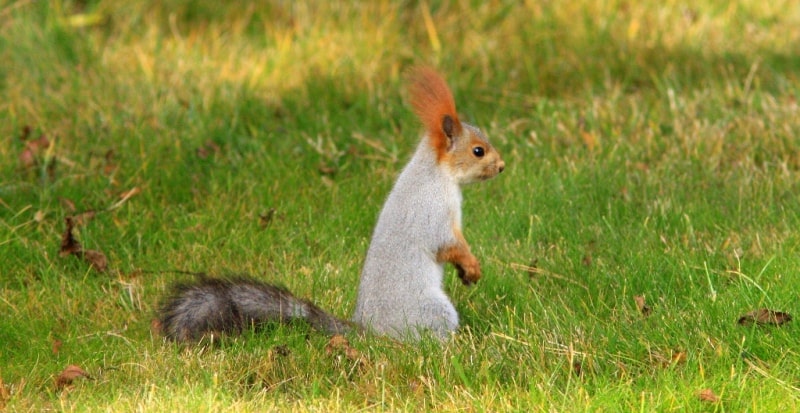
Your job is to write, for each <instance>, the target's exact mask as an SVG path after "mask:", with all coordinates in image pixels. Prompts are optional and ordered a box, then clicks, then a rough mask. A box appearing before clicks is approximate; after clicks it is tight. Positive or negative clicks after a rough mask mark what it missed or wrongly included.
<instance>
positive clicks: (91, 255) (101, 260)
mask: <svg viewBox="0 0 800 413" xmlns="http://www.w3.org/2000/svg"><path fill="white" fill-rule="evenodd" d="M81 256H82V258H83V260H84V261H86V262H88V263H89V265H91V266H92V267H93V268H94V269H95V270H97V271H99V272H105V271H106V270H107V269H108V259H107V258H106V255H105V254H103V253H102V252H100V251H96V250H86V251H83V254H81Z"/></svg>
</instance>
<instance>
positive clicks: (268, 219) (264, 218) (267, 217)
mask: <svg viewBox="0 0 800 413" xmlns="http://www.w3.org/2000/svg"><path fill="white" fill-rule="evenodd" d="M274 217H275V208H270V209H269V211H267V212H266V213H264V214H258V226H259V228H261V229H265V228H267V227H268V226H269V224H271V223H272V218H274Z"/></svg>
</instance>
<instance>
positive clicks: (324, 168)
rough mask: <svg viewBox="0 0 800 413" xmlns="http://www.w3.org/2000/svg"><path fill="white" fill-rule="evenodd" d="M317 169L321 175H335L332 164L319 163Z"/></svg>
mask: <svg viewBox="0 0 800 413" xmlns="http://www.w3.org/2000/svg"><path fill="white" fill-rule="evenodd" d="M317 170H318V171H319V173H320V174H322V175H327V176H330V177H333V176H335V175H336V168H335V167H333V166H329V165H320V166H319V168H317Z"/></svg>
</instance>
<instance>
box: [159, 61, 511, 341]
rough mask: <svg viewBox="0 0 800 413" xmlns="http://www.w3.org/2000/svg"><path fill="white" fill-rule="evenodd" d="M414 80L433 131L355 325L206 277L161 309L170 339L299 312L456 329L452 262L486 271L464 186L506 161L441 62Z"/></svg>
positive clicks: (391, 215) (396, 192)
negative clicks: (476, 251)
mask: <svg viewBox="0 0 800 413" xmlns="http://www.w3.org/2000/svg"><path fill="white" fill-rule="evenodd" d="M409 78H410V80H411V82H410V87H409V92H410V101H411V106H412V108H413V110H414V112H415V113H416V115H417V117H418V118H419V119H420V120H421V121H422V124H423V125H424V127H425V133H424V135H423V137H422V139H421V141H420V143H419V145H418V146H417V149H416V152H415V153H414V155H413V156H412V157H411V160H410V161H409V162H408V164H407V165H406V166H405V168H404V169H403V171H402V172H401V173H400V175H399V177H398V178H397V181H396V182H395V185H394V187H393V189H392V190H391V192H390V194H389V197H388V198H387V200H386V202H385V203H384V206H383V209H382V210H381V212H380V215H379V217H378V222H377V224H376V226H375V230H374V232H373V234H372V241H371V242H370V245H369V248H368V250H367V255H366V259H365V261H364V267H363V270H362V272H361V279H360V284H359V287H358V298H357V301H356V307H355V311H354V313H353V316H352V319H351V322H348V321H345V320H342V319H339V318H337V317H335V316H333V315H330V314H329V313H327V312H325V311H324V310H322V309H320V308H319V307H317V306H316V305H314V304H313V303H311V302H309V301H307V300H303V299H300V298H298V297H295V296H294V295H292V294H291V293H290V292H289V291H287V290H285V289H283V288H280V287H276V286H274V285H271V284H267V283H263V282H260V281H257V280H254V279H250V278H244V277H239V278H233V279H214V278H207V277H203V278H201V279H200V280H198V281H195V282H193V283H187V284H178V285H176V286H175V287H174V288H173V290H172V293H171V295H170V296H169V297H168V298H167V300H166V302H165V304H164V305H163V306H162V307H161V310H160V316H159V321H160V322H161V329H162V332H163V333H164V335H166V337H168V338H170V339H173V340H176V341H190V340H195V339H198V338H200V337H202V336H203V335H204V334H206V333H210V332H238V331H240V330H241V329H242V328H245V327H248V326H250V325H257V324H261V323H264V322H270V321H280V322H289V321H292V320H295V319H302V320H305V321H307V322H308V323H309V324H311V326H312V327H314V328H315V329H317V330H319V331H322V332H324V333H326V334H331V335H332V334H339V333H344V332H347V331H350V330H352V329H359V330H361V329H364V330H367V331H370V332H372V333H375V334H380V335H387V336H390V337H393V338H395V339H399V340H404V341H406V340H407V341H417V340H419V339H420V338H421V335H422V334H424V332H426V331H428V332H430V333H432V334H433V335H434V336H435V337H438V338H440V339H446V338H447V337H449V336H450V335H451V333H453V332H455V330H456V329H457V328H458V322H459V320H458V313H457V312H456V309H455V307H454V306H453V304H452V302H451V301H450V299H449V297H448V296H447V294H446V293H445V291H444V288H443V278H444V264H445V263H451V264H453V265H454V266H455V267H456V270H457V274H458V276H459V277H460V279H461V281H462V282H463V283H464V284H465V285H471V284H474V283H475V282H477V281H478V280H479V279H480V278H481V269H480V263H479V262H478V260H477V258H475V256H474V255H473V254H472V252H470V248H469V245H468V244H467V241H466V240H465V239H464V235H463V234H462V231H461V202H462V195H461V186H462V185H465V184H469V183H473V182H478V181H484V180H487V179H490V178H493V177H495V176H496V175H498V174H499V173H500V172H502V171H503V169H504V168H505V163H504V162H503V160H502V158H501V157H500V154H499V153H498V152H497V150H495V148H494V147H493V146H492V145H491V144H490V143H489V141H488V139H487V138H486V136H485V135H484V134H483V132H481V130H480V129H478V128H477V127H475V126H472V125H470V124H467V123H463V122H461V121H460V120H459V118H458V115H457V113H456V107H455V101H454V99H453V95H452V93H451V91H450V89H449V87H448V86H447V83H446V82H445V80H444V79H443V78H442V77H441V76H440V75H439V74H438V73H437V72H436V71H435V70H434V69H432V68H430V67H416V68H414V69H412V71H411V72H410V76H409Z"/></svg>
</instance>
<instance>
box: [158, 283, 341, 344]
mask: <svg viewBox="0 0 800 413" xmlns="http://www.w3.org/2000/svg"><path fill="white" fill-rule="evenodd" d="M296 319H302V320H306V321H307V322H308V323H309V324H311V326H312V327H314V328H315V329H317V330H319V331H322V332H324V333H326V334H339V333H344V332H346V331H348V330H350V329H351V326H350V324H349V323H348V322H347V321H343V320H340V319H338V318H336V317H334V316H332V315H330V314H328V313H327V312H325V311H324V310H322V309H321V308H319V307H317V306H316V305H314V304H313V303H311V302H309V301H307V300H303V299H300V298H297V297H295V296H294V295H293V294H292V293H290V292H289V291H287V290H285V289H283V288H280V287H276V286H274V285H271V284H266V283H263V282H260V281H257V280H254V279H251V278H246V277H238V278H229V279H220V278H207V277H204V278H202V279H199V280H197V281H194V282H189V283H183V284H177V285H175V286H174V287H173V290H172V294H171V295H170V296H169V297H168V298H167V300H166V301H165V302H164V305H163V306H162V307H161V311H160V314H159V321H160V322H161V330H162V332H163V334H164V335H165V336H166V337H167V338H169V339H172V340H175V341H190V340H197V339H199V338H201V337H202V336H203V335H204V334H206V333H238V332H240V331H241V330H242V329H244V328H248V327H250V326H257V325H259V324H262V323H266V322H282V323H285V322H290V321H292V320H296Z"/></svg>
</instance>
